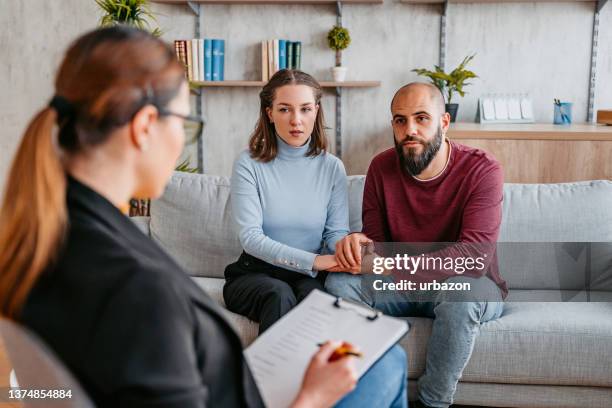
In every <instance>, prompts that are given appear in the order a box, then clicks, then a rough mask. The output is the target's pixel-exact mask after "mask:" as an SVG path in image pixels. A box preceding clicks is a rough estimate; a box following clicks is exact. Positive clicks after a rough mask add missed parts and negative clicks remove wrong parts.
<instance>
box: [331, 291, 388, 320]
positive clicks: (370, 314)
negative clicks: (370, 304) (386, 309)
mask: <svg viewBox="0 0 612 408" xmlns="http://www.w3.org/2000/svg"><path fill="white" fill-rule="evenodd" d="M334 306H335V307H337V308H344V309H348V310H352V311H353V312H355V313H357V314H359V315H361V316H363V317H365V318H366V319H368V320H369V321H371V322H373V321H374V320H376V319H378V317H379V316H380V315H382V312H381V311H380V310H371V311H370V310H367V311H366V310H365V308H364V307H362V306H360V305H357V304H355V303H352V302H349V301H348V300H344V299H342V298H341V297H340V296H337V297H336V300H335V301H334Z"/></svg>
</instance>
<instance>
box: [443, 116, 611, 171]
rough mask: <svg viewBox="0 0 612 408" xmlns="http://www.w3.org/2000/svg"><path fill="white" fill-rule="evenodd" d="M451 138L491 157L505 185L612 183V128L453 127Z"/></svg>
mask: <svg viewBox="0 0 612 408" xmlns="http://www.w3.org/2000/svg"><path fill="white" fill-rule="evenodd" d="M448 137H449V138H450V139H452V140H456V141H457V142H459V143H462V144H466V145H468V146H473V147H478V148H480V149H483V150H485V151H487V152H489V153H491V154H493V156H495V158H497V160H499V161H500V163H501V164H502V166H503V167H504V175H505V181H506V182H507V183H561V182H571V181H581V180H597V179H608V180H612V126H603V125H588V124H574V125H569V126H567V125H552V124H479V123H453V124H452V125H451V128H450V129H449V131H448Z"/></svg>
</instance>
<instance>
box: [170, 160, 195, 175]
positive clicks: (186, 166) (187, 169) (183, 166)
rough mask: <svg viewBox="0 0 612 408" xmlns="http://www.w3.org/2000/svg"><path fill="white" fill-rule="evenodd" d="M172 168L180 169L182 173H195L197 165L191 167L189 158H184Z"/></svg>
mask: <svg viewBox="0 0 612 408" xmlns="http://www.w3.org/2000/svg"><path fill="white" fill-rule="evenodd" d="M174 170H176V171H182V172H184V173H197V172H198V168H197V167H191V163H190V159H185V160H183V161H182V162H180V164H179V165H178V166H176V168H175V169H174Z"/></svg>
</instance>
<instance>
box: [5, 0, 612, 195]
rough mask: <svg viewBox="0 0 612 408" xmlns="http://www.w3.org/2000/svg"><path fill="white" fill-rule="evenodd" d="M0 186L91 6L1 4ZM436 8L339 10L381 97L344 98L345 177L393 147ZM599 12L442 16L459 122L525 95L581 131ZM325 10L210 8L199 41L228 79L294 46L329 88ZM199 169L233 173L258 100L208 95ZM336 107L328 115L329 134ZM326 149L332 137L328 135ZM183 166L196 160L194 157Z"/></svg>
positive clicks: (352, 61) (81, 2)
mask: <svg viewBox="0 0 612 408" xmlns="http://www.w3.org/2000/svg"><path fill="white" fill-rule="evenodd" d="M154 9H155V11H157V12H159V13H161V15H160V16H159V25H160V26H161V28H162V29H164V30H165V34H164V37H165V38H166V39H168V40H174V39H178V38H192V37H193V32H194V22H195V19H194V17H193V14H191V12H190V11H189V9H188V8H187V6H168V5H157V4H156V5H155V6H154ZM0 10H2V11H1V13H0V61H2V64H1V65H0V81H2V89H4V90H5V91H4V97H3V98H1V99H0V187H2V186H3V182H4V178H5V177H6V171H7V169H8V165H9V161H10V158H11V157H12V155H13V153H14V150H15V148H16V146H17V143H18V141H19V138H20V136H21V132H22V131H23V128H24V127H25V125H26V123H27V119H28V118H29V117H30V116H31V115H32V113H33V112H34V111H35V110H36V109H38V108H39V107H41V106H42V105H43V104H44V103H45V102H46V101H47V100H48V99H49V97H50V96H51V94H52V86H51V85H52V78H53V74H54V71H55V69H56V67H57V64H58V62H59V59H60V57H61V55H62V52H63V51H64V50H65V48H66V46H67V45H68V44H69V42H70V40H71V39H73V38H74V37H75V36H77V35H78V34H80V33H82V32H84V31H85V30H88V29H90V28H93V27H94V26H95V25H96V24H97V20H98V17H99V13H98V12H97V10H96V8H95V5H93V0H91V1H90V0H61V1H60V0H0ZM441 10H442V7H441V6H440V5H409V4H401V3H398V2H396V1H394V0H386V1H385V3H384V4H382V5H346V6H345V7H344V18H343V21H344V25H345V26H346V27H348V28H349V29H350V30H351V36H352V38H353V43H352V44H351V47H350V48H349V49H348V50H347V51H346V52H345V53H344V65H346V66H348V67H349V74H348V75H349V79H357V80H381V81H382V85H381V87H379V88H371V89H347V90H345V92H344V96H343V100H342V102H343V105H344V111H343V118H342V125H343V146H344V147H343V150H344V155H343V159H344V162H345V165H346V167H347V171H348V173H349V174H358V173H363V172H365V170H366V169H367V166H368V163H369V161H370V159H371V157H372V155H373V154H375V153H376V152H378V151H381V150H383V149H385V148H387V147H389V146H391V145H392V139H391V129H390V126H389V121H390V117H389V111H388V109H389V101H390V99H391V97H392V95H393V93H394V91H395V90H396V89H397V88H398V87H399V86H401V85H402V84H404V83H406V82H409V81H413V80H416V79H417V77H416V76H415V74H414V73H412V72H410V70H411V69H413V68H417V67H431V66H432V65H433V64H435V63H437V61H438V42H439V28H440V12H441ZM593 12H594V3H504V4H501V3H500V4H452V5H450V6H449V9H448V20H447V21H448V49H447V55H448V58H447V68H452V67H454V66H455V65H456V64H457V63H458V62H459V61H461V59H462V58H463V57H464V56H465V55H467V54H469V53H476V54H477V56H476V59H475V60H474V61H473V64H472V65H471V68H472V69H473V70H474V71H475V72H476V73H477V74H478V75H479V76H480V79H479V80H476V81H474V85H473V86H472V87H471V88H470V94H469V95H467V96H466V97H465V98H464V99H463V100H460V101H459V102H460V104H461V105H460V111H459V120H460V121H472V120H473V119H474V116H475V113H476V103H477V100H478V96H479V95H480V94H481V93H483V92H530V94H531V95H532V97H533V100H534V105H535V114H536V120H537V121H538V122H550V121H551V120H552V100H553V98H561V99H563V100H568V101H572V102H574V104H575V105H574V106H575V107H574V109H575V110H574V118H575V120H576V121H584V120H585V119H586V102H587V97H588V74H589V63H590V49H591V48H590V47H591V41H590V39H591V33H592V22H593ZM335 18H336V17H335V7H334V6H330V5H321V6H306V5H281V6H269V5H263V6H262V5H259V6H244V5H234V6H228V5H205V6H203V16H202V18H201V23H202V36H203V37H209V38H210V37H217V38H225V39H226V43H227V44H226V47H227V49H226V73H225V76H226V79H259V78H260V60H259V42H260V41H261V40H265V39H272V38H288V39H292V40H300V41H302V44H303V64H302V68H303V69H304V70H305V71H307V72H309V73H312V74H313V75H315V76H316V77H317V78H319V79H321V80H329V79H330V78H331V75H330V73H329V67H331V66H332V65H333V63H334V54H333V52H332V51H330V50H329V49H327V48H326V44H325V34H326V32H327V30H328V29H329V28H331V26H332V25H333V24H334V23H335ZM611 23H612V6H610V5H607V6H606V7H605V8H604V10H603V12H602V13H601V17H600V41H599V57H598V84H599V85H598V89H597V93H596V104H597V107H608V108H612V24H611ZM203 102H204V115H205V117H206V120H207V126H206V129H205V138H204V160H205V163H204V166H205V169H206V172H208V173H212V174H229V172H230V171H231V165H232V162H233V160H234V158H235V156H236V155H237V154H238V152H239V151H240V150H242V149H243V148H245V146H246V143H247V139H248V136H249V133H250V131H251V130H252V128H253V126H254V123H255V120H256V118H257V111H258V90H257V89H253V88H251V89H247V88H207V89H206V90H205V94H204V97H203ZM333 103H334V98H333V94H332V93H328V94H326V97H325V100H324V104H323V108H324V109H325V113H326V116H327V121H328V125H329V126H330V127H332V128H333V125H334V120H335V118H334V111H333V107H334V104H333ZM329 135H330V139H331V138H333V130H331V129H330V131H329ZM185 155H186V156H191V157H192V160H194V159H195V157H196V152H195V149H194V148H193V147H189V148H188V149H187V151H186V152H185Z"/></svg>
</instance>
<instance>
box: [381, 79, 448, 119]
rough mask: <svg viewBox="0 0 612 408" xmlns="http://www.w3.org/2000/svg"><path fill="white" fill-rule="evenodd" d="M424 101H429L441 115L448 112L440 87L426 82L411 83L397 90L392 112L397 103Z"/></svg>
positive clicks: (392, 101)
mask: <svg viewBox="0 0 612 408" xmlns="http://www.w3.org/2000/svg"><path fill="white" fill-rule="evenodd" d="M423 99H425V100H427V101H428V102H429V103H430V104H431V105H432V107H433V108H434V109H436V110H438V112H439V113H440V115H442V114H443V113H444V112H445V111H446V107H445V104H444V97H443V96H442V92H441V91H440V90H439V89H438V87H436V86H435V85H433V84H430V83H425V82H411V83H409V84H407V85H404V86H402V87H401V88H400V89H398V90H397V92H396V93H395V95H393V99H392V100H391V112H393V108H394V104H395V102H396V101H399V100H401V101H405V100H409V101H412V100H415V101H416V100H423Z"/></svg>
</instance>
